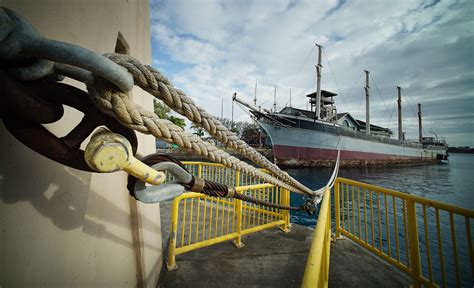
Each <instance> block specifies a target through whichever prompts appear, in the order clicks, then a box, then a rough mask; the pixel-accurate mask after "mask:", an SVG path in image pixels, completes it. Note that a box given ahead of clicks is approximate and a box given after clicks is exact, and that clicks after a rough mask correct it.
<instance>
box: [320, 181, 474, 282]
mask: <svg viewBox="0 0 474 288" xmlns="http://www.w3.org/2000/svg"><path fill="white" fill-rule="evenodd" d="M334 188H335V189H334V191H335V193H334V210H335V232H336V238H338V237H339V236H340V235H341V234H342V235H344V236H346V237H347V238H349V239H351V240H353V241H355V242H356V243H358V244H360V245H361V246H363V247H365V248H367V249H368V250H370V251H372V252H373V253H375V254H376V255H378V256H380V257H381V258H383V259H385V260H386V261H387V262H389V263H390V264H392V265H394V266H396V267H398V268H399V269H401V270H402V271H404V272H406V273H408V274H409V275H411V277H412V280H413V284H414V286H415V287H420V286H422V285H423V286H442V287H448V286H449V287H452V286H457V287H461V286H469V287H471V286H472V282H471V281H473V279H474V254H473V246H472V235H471V230H472V225H471V224H472V220H471V219H472V218H474V211H473V210H469V209H464V208H460V207H457V206H453V205H449V204H445V203H442V202H438V201H434V200H429V199H426V198H423V197H418V196H415V195H411V194H407V193H402V192H398V191H394V190H390V189H385V188H381V187H377V186H374V185H369V184H366V183H362V182H357V181H353V180H349V179H344V178H337V180H336V183H335V186H334ZM440 219H441V220H440ZM447 219H449V221H448V220H447ZM318 225H319V221H318ZM317 236H319V235H317Z"/></svg>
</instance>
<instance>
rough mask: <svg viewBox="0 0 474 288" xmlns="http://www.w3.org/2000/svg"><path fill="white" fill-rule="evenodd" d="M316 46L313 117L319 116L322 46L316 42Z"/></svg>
mask: <svg viewBox="0 0 474 288" xmlns="http://www.w3.org/2000/svg"><path fill="white" fill-rule="evenodd" d="M316 46H317V47H318V64H317V65H316V115H315V116H316V117H315V119H320V118H321V69H322V68H323V65H321V53H322V50H323V46H321V45H318V44H316Z"/></svg>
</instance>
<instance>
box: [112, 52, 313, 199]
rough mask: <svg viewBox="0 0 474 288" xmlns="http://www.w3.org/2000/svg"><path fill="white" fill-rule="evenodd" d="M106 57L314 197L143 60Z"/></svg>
mask: <svg viewBox="0 0 474 288" xmlns="http://www.w3.org/2000/svg"><path fill="white" fill-rule="evenodd" d="M106 56H107V57H108V58H109V59H110V60H112V61H114V62H115V63H117V64H119V65H120V66H123V67H124V68H126V69H127V70H128V72H129V73H130V74H131V75H132V76H133V78H134V81H135V85H138V86H140V87H141V88H142V89H144V90H145V91H147V92H148V93H150V94H151V95H153V96H154V97H156V98H158V99H160V100H162V101H163V102H164V103H165V104H166V105H168V106H169V107H170V108H172V109H173V110H175V111H176V112H178V113H179V114H181V115H183V116H185V117H187V118H188V119H189V120H190V121H191V122H193V123H195V124H196V125H198V126H200V127H202V128H204V129H205V130H206V131H207V132H208V133H209V134H210V135H212V136H213V137H215V138H216V139H217V140H219V141H220V142H221V143H223V144H225V145H226V146H229V147H230V148H232V149H235V150H237V151H238V152H239V153H240V154H242V155H243V156H245V157H246V158H247V159H249V160H251V161H252V162H254V163H256V164H258V165H260V166H261V167H262V168H265V169H267V170H268V171H270V172H272V173H273V174H274V175H275V176H276V177H278V178H279V179H281V180H282V181H284V182H286V183H288V184H289V185H291V186H293V187H295V188H296V191H299V192H301V193H303V194H307V195H308V194H309V195H312V194H314V192H313V191H312V190H311V189H309V188H308V187H306V186H305V185H303V184H301V183H300V182H298V181H297V180H295V179H294V178H292V177H291V176H290V175H288V173H286V172H284V171H282V170H281V169H280V168H278V166H277V165H275V164H273V163H272V162H270V161H269V160H268V159H267V158H266V157H264V156H263V155H261V154H260V153H259V152H258V151H257V150H255V149H254V148H253V147H250V146H249V145H248V144H247V143H246V142H245V141H243V140H241V139H239V137H238V136H237V135H236V134H235V133H234V132H232V131H230V130H229V129H228V128H227V127H225V126H224V125H223V124H222V123H221V122H220V121H219V120H218V119H217V118H215V117H213V116H212V115H210V114H209V113H207V112H206V111H205V110H204V109H203V108H201V107H199V106H197V105H196V104H195V103H194V101H193V100H192V99H191V98H190V97H188V96H187V95H186V94H185V93H184V92H183V91H181V90H179V89H177V88H175V87H174V86H173V85H172V83H171V82H170V81H169V80H168V79H167V78H166V77H165V76H163V75H162V74H161V73H160V72H159V71H158V70H156V69H154V68H153V67H151V66H149V65H143V64H141V63H140V61H138V60H137V59H135V58H133V57H130V56H128V55H122V54H107V55H106ZM104 92H105V91H104ZM110 92H112V91H110ZM116 99H117V101H116V102H115V103H113V105H118V106H122V107H120V108H119V109H120V110H122V111H127V112H128V113H129V114H130V115H131V117H134V116H136V117H138V114H137V113H135V112H136V111H134V108H133V107H131V106H129V107H127V106H126V105H129V103H130V101H122V103H120V102H121V101H120V99H123V97H119V98H116ZM104 107H105V106H104Z"/></svg>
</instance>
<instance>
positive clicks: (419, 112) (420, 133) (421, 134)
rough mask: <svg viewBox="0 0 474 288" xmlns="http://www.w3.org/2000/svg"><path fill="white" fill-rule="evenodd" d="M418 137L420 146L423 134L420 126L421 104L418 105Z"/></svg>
mask: <svg viewBox="0 0 474 288" xmlns="http://www.w3.org/2000/svg"><path fill="white" fill-rule="evenodd" d="M418 137H419V140H418V141H420V144H421V143H423V133H422V126H421V104H420V103H418Z"/></svg>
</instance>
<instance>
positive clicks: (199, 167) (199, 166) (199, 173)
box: [197, 164, 202, 178]
mask: <svg viewBox="0 0 474 288" xmlns="http://www.w3.org/2000/svg"><path fill="white" fill-rule="evenodd" d="M197 176H198V177H199V178H202V165H201V164H198V175H197Z"/></svg>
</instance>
